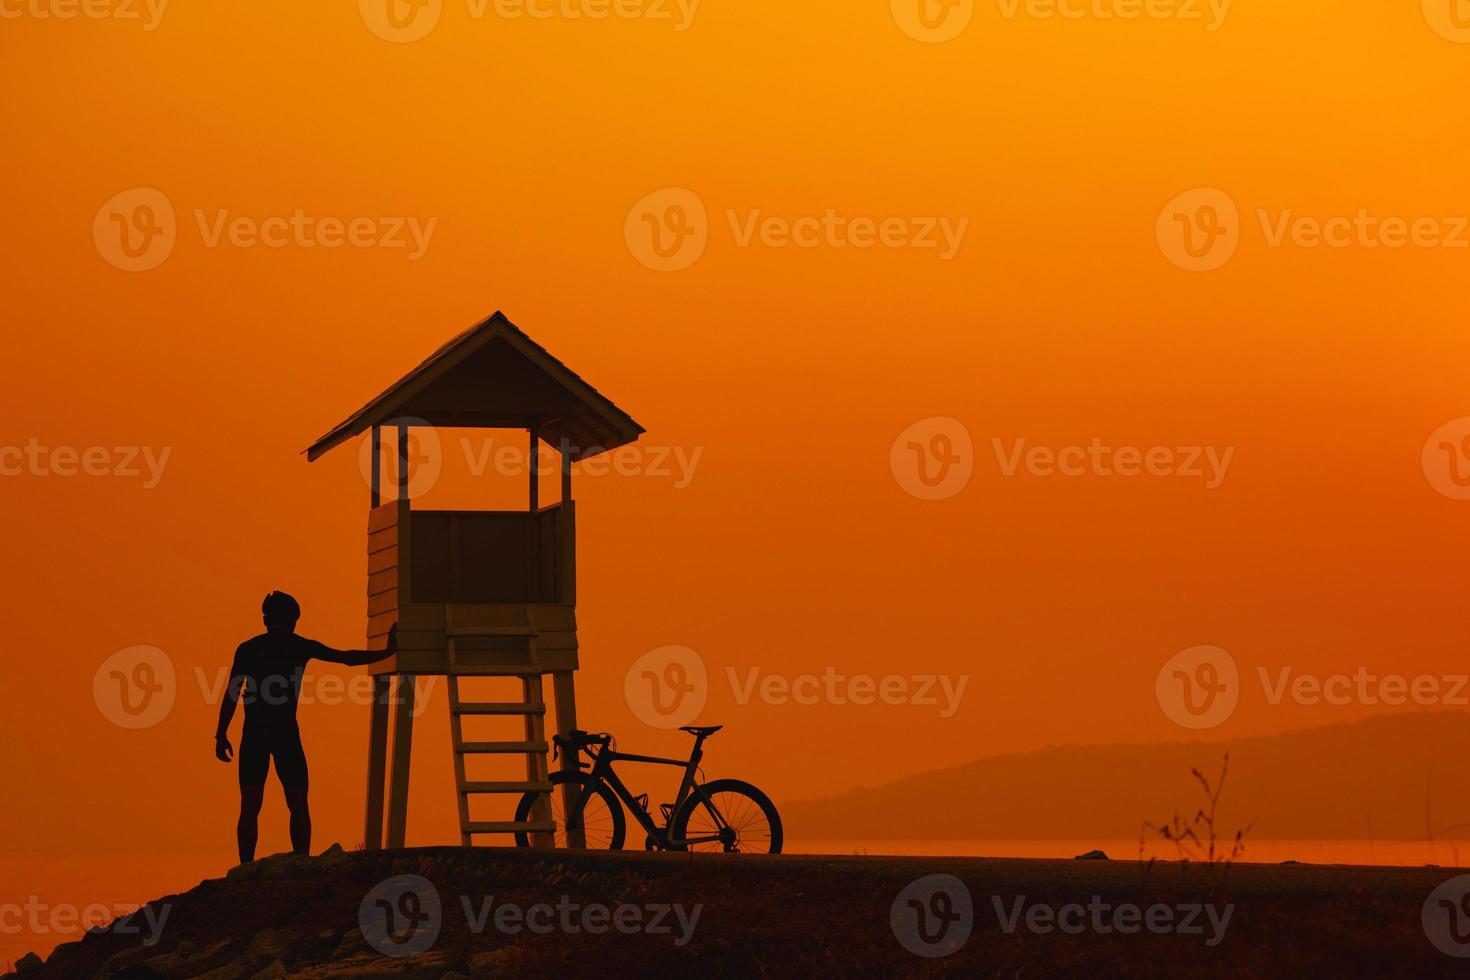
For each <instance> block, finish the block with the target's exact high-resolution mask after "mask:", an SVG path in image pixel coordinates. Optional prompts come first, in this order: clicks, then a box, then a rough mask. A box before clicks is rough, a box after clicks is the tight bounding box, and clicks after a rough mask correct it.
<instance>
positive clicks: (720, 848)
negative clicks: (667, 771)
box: [669, 779, 782, 854]
mask: <svg viewBox="0 0 1470 980" xmlns="http://www.w3.org/2000/svg"><path fill="white" fill-rule="evenodd" d="M669 835H670V837H671V838H672V840H673V842H674V843H675V846H677V847H681V848H682V849H684V850H689V851H706V852H712V853H724V854H780V853H781V843H782V831H781V815H780V814H779V813H777V812H776V804H774V803H772V802H771V798H770V797H769V796H767V795H766V794H764V793H762V792H761V791H760V790H758V789H756V788H755V787H754V786H752V785H750V784H749V783H747V782H744V781H742V780H739V779H717V780H715V781H714V782H712V783H705V784H703V785H701V786H696V787H695V788H694V790H693V791H692V792H691V793H690V794H689V797H688V798H687V799H686V800H685V801H684V803H683V804H682V805H681V806H680V807H679V812H678V813H675V814H674V819H673V821H671V822H670V824H669Z"/></svg>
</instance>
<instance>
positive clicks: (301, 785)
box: [276, 731, 311, 854]
mask: <svg viewBox="0 0 1470 980" xmlns="http://www.w3.org/2000/svg"><path fill="white" fill-rule="evenodd" d="M276 775H277V776H278V777H280V780H281V788H282V789H283V790H285V791H286V806H287V808H289V809H290V811H291V850H292V851H294V852H295V853H297V854H310V853H311V807H310V806H309V805H308V804H307V798H306V790H307V784H308V781H307V772H306V749H305V748H303V747H302V745H301V733H300V732H299V731H293V732H291V733H289V734H287V735H286V736H284V737H283V738H282V739H281V741H280V743H279V744H278V745H277V746H276Z"/></svg>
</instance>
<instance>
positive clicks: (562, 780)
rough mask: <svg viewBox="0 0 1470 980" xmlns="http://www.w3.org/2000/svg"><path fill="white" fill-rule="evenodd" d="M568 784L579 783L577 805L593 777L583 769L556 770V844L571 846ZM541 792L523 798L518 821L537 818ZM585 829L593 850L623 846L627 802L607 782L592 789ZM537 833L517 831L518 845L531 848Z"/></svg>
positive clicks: (585, 810) (553, 814) (553, 798)
mask: <svg viewBox="0 0 1470 980" xmlns="http://www.w3.org/2000/svg"><path fill="white" fill-rule="evenodd" d="M568 783H572V784H575V785H574V786H573V787H572V788H571V795H572V805H573V806H575V805H576V802H577V800H578V799H579V798H580V794H584V793H586V792H587V789H588V787H590V786H592V777H591V776H589V775H587V774H586V773H583V772H554V773H552V774H551V785H552V787H553V789H552V790H551V793H550V796H551V819H552V821H553V822H554V823H555V824H556V832H555V837H556V846H557V847H567V846H568V844H567V815H566V803H565V801H564V799H563V796H564V790H563V787H564V786H566V785H567V784H568ZM541 795H542V794H540V793H527V794H525V795H524V796H522V797H521V802H520V805H519V806H517V807H516V822H518V823H523V822H526V821H529V820H531V819H533V817H532V811H533V808H534V807H535V806H536V801H537V800H538V799H539V798H540V797H541ZM581 816H582V819H581V825H582V831H583V835H584V837H585V839H586V844H587V850H589V851H617V850H621V849H622V847H623V835H624V833H625V831H626V829H627V822H628V821H627V817H626V816H624V814H623V805H622V804H621V803H619V802H618V798H617V797H616V796H615V795H614V794H613V791H612V790H610V789H608V787H607V784H606V783H598V784H597V786H596V787H595V788H593V790H592V795H591V796H590V797H588V798H587V802H586V804H585V805H584V806H583V807H582V815H581ZM533 836H534V835H533V834H528V833H526V832H525V831H520V830H518V831H516V846H517V847H530V846H531V844H532V843H533V841H532V837H533Z"/></svg>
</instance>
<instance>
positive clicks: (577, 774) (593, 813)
mask: <svg viewBox="0 0 1470 980" xmlns="http://www.w3.org/2000/svg"><path fill="white" fill-rule="evenodd" d="M724 727H725V726H723V725H708V726H692V725H691V726H685V727H683V728H681V729H680V731H683V732H688V733H689V734H690V735H693V736H694V747H693V749H692V750H691V751H690V753H689V758H688V759H687V760H683V759H664V758H660V757H658V756H650V755H632V754H629V753H625V752H619V751H618V750H617V742H616V740H615V739H614V738H613V737H612V735H610V734H608V733H607V732H601V733H598V734H592V733H589V732H584V731H580V730H578V731H574V732H573V733H572V735H571V737H570V738H564V737H562V736H561V735H557V736H554V737H553V739H552V741H553V742H554V743H555V745H556V749H557V751H558V752H567V753H569V754H570V755H571V757H572V759H573V761H574V762H575V765H576V769H574V770H570V769H563V770H559V771H557V772H555V773H553V774H552V776H551V784H552V787H553V788H552V791H551V793H550V796H551V815H552V820H553V821H554V822H555V824H556V830H555V835H554V836H555V843H556V846H557V847H566V846H568V844H567V842H568V840H569V839H570V834H569V831H570V832H571V833H572V834H575V833H580V834H581V836H582V837H583V841H582V846H585V847H586V848H587V849H589V850H602V849H606V850H613V851H616V850H620V849H622V846H623V839H624V836H625V834H626V832H627V819H626V818H625V817H624V815H623V808H624V806H626V807H627V809H628V810H629V812H631V813H632V814H633V818H634V819H635V820H637V821H638V823H639V824H640V825H641V826H642V827H643V829H644V831H645V832H646V833H647V837H646V838H645V840H644V848H645V849H646V850H666V851H718V852H721V853H726V854H736V853H746V854H779V853H780V852H781V843H782V831H781V816H780V814H778V813H777V812H776V805H775V804H774V803H772V802H771V799H770V797H768V796H766V794H765V793H762V792H761V791H760V790H758V789H756V788H755V787H754V786H752V785H750V784H749V783H747V782H744V781H743V780H739V779H717V780H714V781H713V782H709V783H701V782H698V778H699V775H700V772H699V762H700V759H702V758H703V757H704V742H705V739H707V738H709V737H710V736H711V735H713V734H714V733H715V732H718V731H719V730H720V729H721V728H724ZM584 751H585V752H586V753H587V755H588V756H589V757H590V758H591V759H592V768H591V769H590V771H589V770H588V769H587V764H586V763H585V762H583V761H582V759H581V753H582V752H584ZM553 758H555V756H553ZM618 762H634V763H647V764H650V765H660V766H682V767H683V768H684V778H683V780H682V781H681V782H680V783H679V793H678V796H676V797H675V799H674V802H673V803H664V804H661V805H660V808H659V809H660V813H661V816H662V817H663V820H664V823H663V825H662V826H660V825H659V823H658V822H657V821H656V820H655V819H654V817H653V814H651V813H649V812H648V794H647V793H643V794H641V795H638V796H635V795H633V793H632V792H631V791H630V790H629V789H628V787H627V786H626V785H625V784H624V783H623V781H622V779H621V778H619V776H618V774H617V772H616V771H614V769H613V765H614V764H615V763H618ZM543 795H545V794H542V793H527V794H525V795H524V796H523V797H521V802H520V805H519V806H518V807H516V821H517V822H527V821H530V820H532V819H534V818H533V816H532V811H533V809H534V808H535V806H536V804H537V802H538V801H539V800H540V799H541V797H542V796H543ZM619 801H621V802H619ZM515 836H516V844H517V845H518V846H520V847H529V846H531V843H532V840H531V838H532V834H530V833H527V832H525V831H518V832H517V833H516V835H515Z"/></svg>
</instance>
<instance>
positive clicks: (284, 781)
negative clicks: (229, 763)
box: [240, 725, 307, 789]
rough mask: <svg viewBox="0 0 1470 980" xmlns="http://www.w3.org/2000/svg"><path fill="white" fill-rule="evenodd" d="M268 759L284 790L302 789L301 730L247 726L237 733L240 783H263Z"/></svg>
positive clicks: (303, 767) (267, 769) (257, 784)
mask: <svg viewBox="0 0 1470 980" xmlns="http://www.w3.org/2000/svg"><path fill="white" fill-rule="evenodd" d="M271 759H275V760H276V778H277V779H279V780H280V781H281V785H282V786H284V787H285V788H286V789H306V782H307V776H306V750H305V749H304V748H302V746H301V729H299V728H297V727H296V726H295V725H292V726H290V727H289V728H256V729H251V728H247V729H246V730H245V732H244V734H242V735H241V736H240V785H241V786H264V785H265V777H266V774H267V773H269V772H270V766H271Z"/></svg>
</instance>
